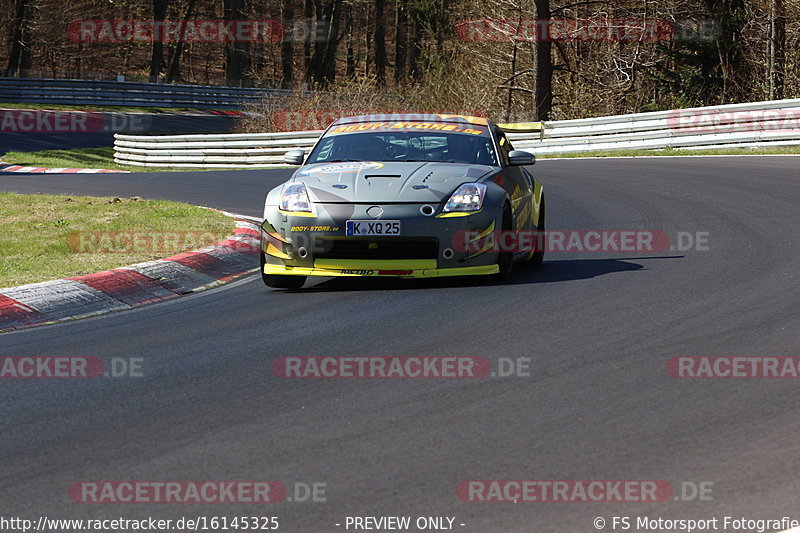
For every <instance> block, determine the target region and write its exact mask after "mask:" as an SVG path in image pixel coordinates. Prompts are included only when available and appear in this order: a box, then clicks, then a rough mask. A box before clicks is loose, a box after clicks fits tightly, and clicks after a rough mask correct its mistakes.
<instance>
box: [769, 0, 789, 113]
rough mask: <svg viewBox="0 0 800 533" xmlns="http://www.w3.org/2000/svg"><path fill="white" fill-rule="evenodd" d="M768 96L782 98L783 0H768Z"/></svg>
mask: <svg viewBox="0 0 800 533" xmlns="http://www.w3.org/2000/svg"><path fill="white" fill-rule="evenodd" d="M769 23H770V32H769V97H770V99H771V100H780V99H781V98H783V84H784V78H785V75H784V68H785V60H786V53H785V49H786V19H785V17H784V14H783V0H770V9H769Z"/></svg>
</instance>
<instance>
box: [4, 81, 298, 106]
mask: <svg viewBox="0 0 800 533" xmlns="http://www.w3.org/2000/svg"><path fill="white" fill-rule="evenodd" d="M286 92H287V91H284V90H281V89H258V88H246V87H245V88H243V87H218V86H213V85H172V84H162V83H134V82H126V81H95V80H64V79H42V78H0V102H11V103H18V104H63V105H103V106H136V107H190V108H213V109H235V108H238V107H241V106H242V104H245V103H252V102H257V101H259V100H261V99H263V98H264V97H265V96H267V95H270V94H272V95H280V94H284V93H286Z"/></svg>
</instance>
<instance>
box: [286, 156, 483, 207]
mask: <svg viewBox="0 0 800 533" xmlns="http://www.w3.org/2000/svg"><path fill="white" fill-rule="evenodd" d="M493 170H495V169H494V167H490V166H486V165H470V164H462V163H435V162H431V163H425V162H419V163H416V162H413V163H412V162H370V161H357V162H345V163H318V164H314V165H305V166H303V167H301V168H300V169H298V170H297V172H295V174H294V176H293V177H292V181H296V182H303V183H305V185H306V189H307V190H308V195H309V197H310V200H311V201H312V202H319V203H376V204H378V203H388V202H409V203H428V202H432V203H433V202H437V203H438V202H441V201H443V200H446V199H447V198H449V197H450V195H451V194H452V193H453V191H454V190H455V189H456V187H458V186H459V185H460V184H462V183H467V182H472V181H477V180H478V179H480V178H481V177H483V176H485V175H486V174H487V173H489V172H492V171H493Z"/></svg>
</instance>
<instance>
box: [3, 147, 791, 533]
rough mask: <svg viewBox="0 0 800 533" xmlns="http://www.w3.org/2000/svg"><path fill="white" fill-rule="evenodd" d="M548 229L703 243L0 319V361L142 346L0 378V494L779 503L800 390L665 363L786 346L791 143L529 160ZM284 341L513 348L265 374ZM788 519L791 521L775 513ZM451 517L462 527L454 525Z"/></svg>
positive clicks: (757, 510)
mask: <svg viewBox="0 0 800 533" xmlns="http://www.w3.org/2000/svg"><path fill="white" fill-rule="evenodd" d="M532 170H534V171H535V174H536V176H537V177H538V178H539V179H540V180H541V181H542V182H543V183H544V186H545V190H546V194H547V212H548V229H550V230H554V229H612V230H613V229H618V230H621V229H656V230H663V231H665V232H667V233H668V234H669V235H670V236H674V235H676V234H677V232H690V233H691V234H693V235H694V234H696V233H697V232H707V243H708V249H707V250H702V249H700V250H698V249H691V250H687V251H680V250H665V251H663V252H661V253H638V254H627V253H619V252H617V253H552V254H550V255H549V256H547V257H546V260H545V264H544V265H543V266H542V267H541V268H540V269H530V268H525V267H522V268H519V269H518V270H517V271H516V272H515V274H514V275H513V277H512V278H511V280H510V281H508V282H507V283H504V284H490V283H486V282H485V281H483V280H459V281H443V280H442V281H419V282H416V281H410V282H406V281H402V282H400V281H382V282H381V281H370V280H356V281H352V280H346V281H322V282H317V283H316V284H315V285H314V286H313V287H311V288H310V289H306V290H303V291H299V292H282V291H274V290H270V289H267V288H265V287H264V286H263V284H262V283H261V281H260V280H258V279H256V278H255V277H250V278H247V279H246V280H244V281H240V282H236V283H234V284H232V285H228V286H226V287H223V288H221V289H217V290H212V291H209V292H206V293H202V294H199V295H195V296H190V297H186V298H181V299H179V300H175V301H171V302H168V303H163V304H158V305H153V306H148V307H144V308H140V309H138V310H135V311H130V312H124V313H119V314H113V315H106V316H104V317H99V318H95V319H89V320H84V321H79V322H74V323H67V324H61V325H56V326H47V327H40V328H34V329H30V330H25V331H20V332H14V333H10V334H6V335H3V336H0V356H22V355H29V356H33V355H89V356H97V357H101V358H103V359H109V358H112V357H119V358H130V357H140V358H142V359H143V372H144V374H145V375H144V377H140V378H126V379H123V378H118V379H112V378H107V379H93V380H3V381H2V382H0V406H1V407H0V411H1V412H0V434H2V439H0V457H2V465H3V468H2V474H1V479H0V501H2V502H3V504H4V505H3V506H4V509H3V512H4V514H6V515H17V516H26V517H29V518H34V519H35V517H37V516H40V515H46V516H48V517H50V518H56V517H57V518H90V517H92V518H94V517H118V516H122V517H126V518H142V517H147V516H153V517H157V518H177V517H181V516H201V515H205V516H228V517H233V516H236V515H250V516H278V517H279V518H280V524H281V526H280V530H282V531H289V532H302V533H306V532H307V533H314V532H328V531H331V532H332V531H345V528H344V527H343V526H342V527H336V525H335V524H337V523H338V524H344V521H345V517H346V516H348V515H360V516H364V515H368V516H373V515H374V516H380V515H389V516H397V515H399V516H414V517H416V516H455V517H456V520H455V524H457V525H456V526H455V529H457V530H458V531H465V532H480V533H493V532H530V531H535V532H542V531H559V532H566V531H569V532H591V531H596V529H595V527H594V525H593V520H594V519H595V517H603V518H605V519H606V521H607V524H608V525H607V526H606V527H605V530H607V531H611V519H612V517H613V516H625V515H627V516H630V517H634V519H635V517H640V516H649V517H651V518H657V517H659V516H661V517H664V518H711V517H715V516H716V517H720V518H721V517H723V516H726V515H728V516H735V517H740V516H745V517H748V518H780V517H782V516H784V515H789V516H791V515H792V513H793V512H794V513H797V511H798V501H800V500H798V494H800V476H798V472H799V471H800V459H799V458H798V457H799V455H798V450H799V449H800V445H799V444H798V439H799V437H798V436H799V435H800V417H798V416H797V413H798V412H800V394H798V387H799V386H800V383H798V382H797V381H796V380H792V379H771V380H770V379H727V380H725V379H694V380H692V379H675V378H673V377H670V376H669V375H668V374H667V372H666V370H665V367H666V363H667V360H668V359H669V358H670V357H674V356H682V355H692V356H762V355H785V356H800V336H799V335H798V332H800V232H798V230H797V228H798V225H800V209H798V206H799V205H800V159H798V158H796V157H774V158H771V157H730V158H669V159H616V160H614V159H609V160H601V161H597V160H561V161H546V160H545V161H540V162H539V163H538V164H537V165H536V166H535V167H534V168H533V169H532ZM289 172H290V171H288V170H279V171H263V170H262V171H225V172H222V171H220V172H179V173H151V174H129V175H122V174H120V175H115V174H105V175H69V176H67V175H58V176H55V175H35V176H34V175H10V174H4V175H0V190H5V191H19V192H57V193H70V194H96V195H116V196H122V195H125V196H132V195H139V196H145V197H157V198H168V199H173V200H183V201H187V202H191V203H196V204H205V205H209V206H214V207H218V208H222V209H226V210H231V211H234V212H237V213H240V214H245V215H254V216H258V215H260V214H261V204H262V202H263V198H264V194H265V193H266V191H267V189H268V188H269V187H272V186H274V185H276V184H278V183H279V182H280V181H282V180H283V179H284V178H285V177H286V176H287V175H288V174H289ZM286 355H320V356H322V355H338V356H347V355H420V356H422V355H438V356H445V355H470V356H484V357H487V358H489V359H491V360H492V361H497V360H498V359H499V358H530V368H531V376H530V377H513V378H485V379H477V380H458V379H454V380H414V379H407V380H356V379H340V380H333V379H328V380H325V379H319V380H312V379H307V380H302V379H280V378H277V377H275V376H274V374H273V371H272V363H273V361H274V360H275V359H276V358H277V357H280V356H286ZM470 479H473V480H474V479H529V480H578V479H610V480H615V479H616V480H626V479H627V480H634V479H640V480H666V481H669V482H671V483H672V484H673V486H675V487H680V486H681V483H682V482H691V483H695V484H700V483H712V484H713V492H712V493H711V497H712V501H698V499H697V498H695V499H694V500H692V501H669V502H666V503H617V502H615V503H540V502H526V503H518V504H514V503H467V502H463V501H461V500H459V499H458V498H457V496H456V486H457V485H458V483H459V482H461V481H463V480H470ZM80 480H150V481H153V480H277V481H281V482H282V483H283V484H284V485H286V486H287V487H288V486H293V484H294V483H295V482H305V483H309V484H310V483H325V484H326V486H325V487H326V499H327V501H326V502H296V501H293V502H282V503H279V504H275V505H271V506H270V505H266V506H265V505H261V506H258V505H253V504H249V505H248V504H217V505H194V504H177V505H163V504H162V505H155V504H94V505H92V504H78V503H73V502H72V500H71V499H70V497H69V496H68V492H67V489H68V487H69V486H70V485H71V484H72V483H74V482H76V481H80ZM795 518H800V516H795ZM462 523H463V524H465V525H464V526H461V525H458V524H462Z"/></svg>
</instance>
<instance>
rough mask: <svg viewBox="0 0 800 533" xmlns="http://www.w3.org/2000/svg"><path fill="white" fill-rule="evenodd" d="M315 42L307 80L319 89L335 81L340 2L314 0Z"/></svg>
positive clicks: (340, 16) (340, 15) (335, 0)
mask: <svg viewBox="0 0 800 533" xmlns="http://www.w3.org/2000/svg"><path fill="white" fill-rule="evenodd" d="M314 11H315V28H316V31H315V41H314V52H313V54H312V55H311V61H310V62H309V69H308V72H307V78H309V79H310V80H311V81H312V82H313V83H315V84H316V85H318V86H320V87H325V86H327V85H328V84H330V83H332V82H333V81H335V79H336V51H337V49H338V46H339V39H340V35H339V25H340V23H341V18H342V0H314Z"/></svg>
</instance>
